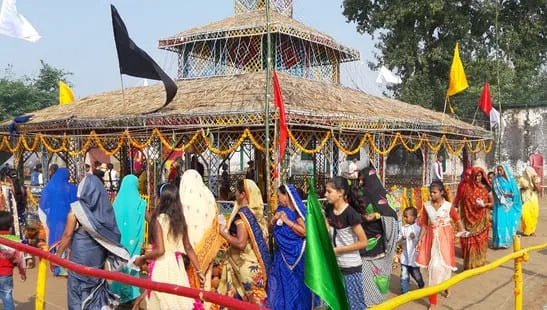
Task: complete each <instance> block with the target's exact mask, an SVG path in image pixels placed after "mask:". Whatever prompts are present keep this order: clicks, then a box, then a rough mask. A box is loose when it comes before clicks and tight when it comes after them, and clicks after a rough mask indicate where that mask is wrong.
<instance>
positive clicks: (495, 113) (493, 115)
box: [490, 107, 507, 128]
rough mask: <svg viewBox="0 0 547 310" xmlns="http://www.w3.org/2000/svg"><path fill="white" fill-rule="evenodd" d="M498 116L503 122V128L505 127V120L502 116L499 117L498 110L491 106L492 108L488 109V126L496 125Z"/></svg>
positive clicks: (498, 119) (498, 120)
mask: <svg viewBox="0 0 547 310" xmlns="http://www.w3.org/2000/svg"><path fill="white" fill-rule="evenodd" d="M500 118H501V121H502V124H503V128H505V127H507V123H506V122H505V120H504V119H503V117H501V115H500V112H498V110H496V109H494V108H493V107H492V110H491V111H490V128H494V127H495V126H496V125H499V123H500Z"/></svg>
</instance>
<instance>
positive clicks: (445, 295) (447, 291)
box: [441, 290, 450, 298]
mask: <svg viewBox="0 0 547 310" xmlns="http://www.w3.org/2000/svg"><path fill="white" fill-rule="evenodd" d="M441 296H443V297H444V298H448V297H450V291H449V290H444V291H443V292H441Z"/></svg>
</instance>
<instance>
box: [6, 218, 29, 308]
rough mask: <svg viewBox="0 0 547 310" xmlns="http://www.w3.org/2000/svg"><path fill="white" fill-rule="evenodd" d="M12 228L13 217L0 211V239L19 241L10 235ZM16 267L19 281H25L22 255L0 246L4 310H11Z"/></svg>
mask: <svg viewBox="0 0 547 310" xmlns="http://www.w3.org/2000/svg"><path fill="white" fill-rule="evenodd" d="M12 226H13V217H12V216H11V214H10V213H9V212H7V211H0V237H2V238H6V239H10V240H12V241H16V240H17V241H19V240H18V239H19V238H18V237H16V236H13V235H11V234H10V231H11V229H12ZM14 265H17V268H18V269H19V274H20V275H21V280H23V281H25V280H26V279H27V275H26V270H25V265H24V258H23V253H22V252H19V251H17V250H14V249H12V248H9V247H6V246H3V245H0V298H2V303H3V304H4V309H6V310H13V309H15V304H14V302H13V267H14Z"/></svg>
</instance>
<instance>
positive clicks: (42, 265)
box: [34, 245, 49, 310]
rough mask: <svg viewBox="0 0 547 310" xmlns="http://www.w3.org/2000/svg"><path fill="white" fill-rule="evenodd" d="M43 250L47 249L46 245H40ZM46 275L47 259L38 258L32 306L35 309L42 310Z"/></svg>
mask: <svg viewBox="0 0 547 310" xmlns="http://www.w3.org/2000/svg"><path fill="white" fill-rule="evenodd" d="M42 249H43V250H44V251H46V252H47V251H49V248H48V246H47V245H46V246H44V247H42ZM46 276H47V260H45V259H43V258H40V262H39V263H38V279H37V280H36V302H35V304H34V308H35V309H36V310H44V303H45V297H46Z"/></svg>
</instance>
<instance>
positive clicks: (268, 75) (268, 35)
mask: <svg viewBox="0 0 547 310" xmlns="http://www.w3.org/2000/svg"><path fill="white" fill-rule="evenodd" d="M271 93H272V38H271V33H270V0H266V104H265V107H264V116H265V120H264V127H265V128H264V130H265V132H266V143H265V146H266V182H265V183H266V199H267V205H268V208H266V216H267V217H269V215H270V211H271V208H272V206H270V202H271V201H270V200H271V197H270V196H271V193H270V183H271V180H270V175H271V165H270V102H271V98H272V96H271Z"/></svg>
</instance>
